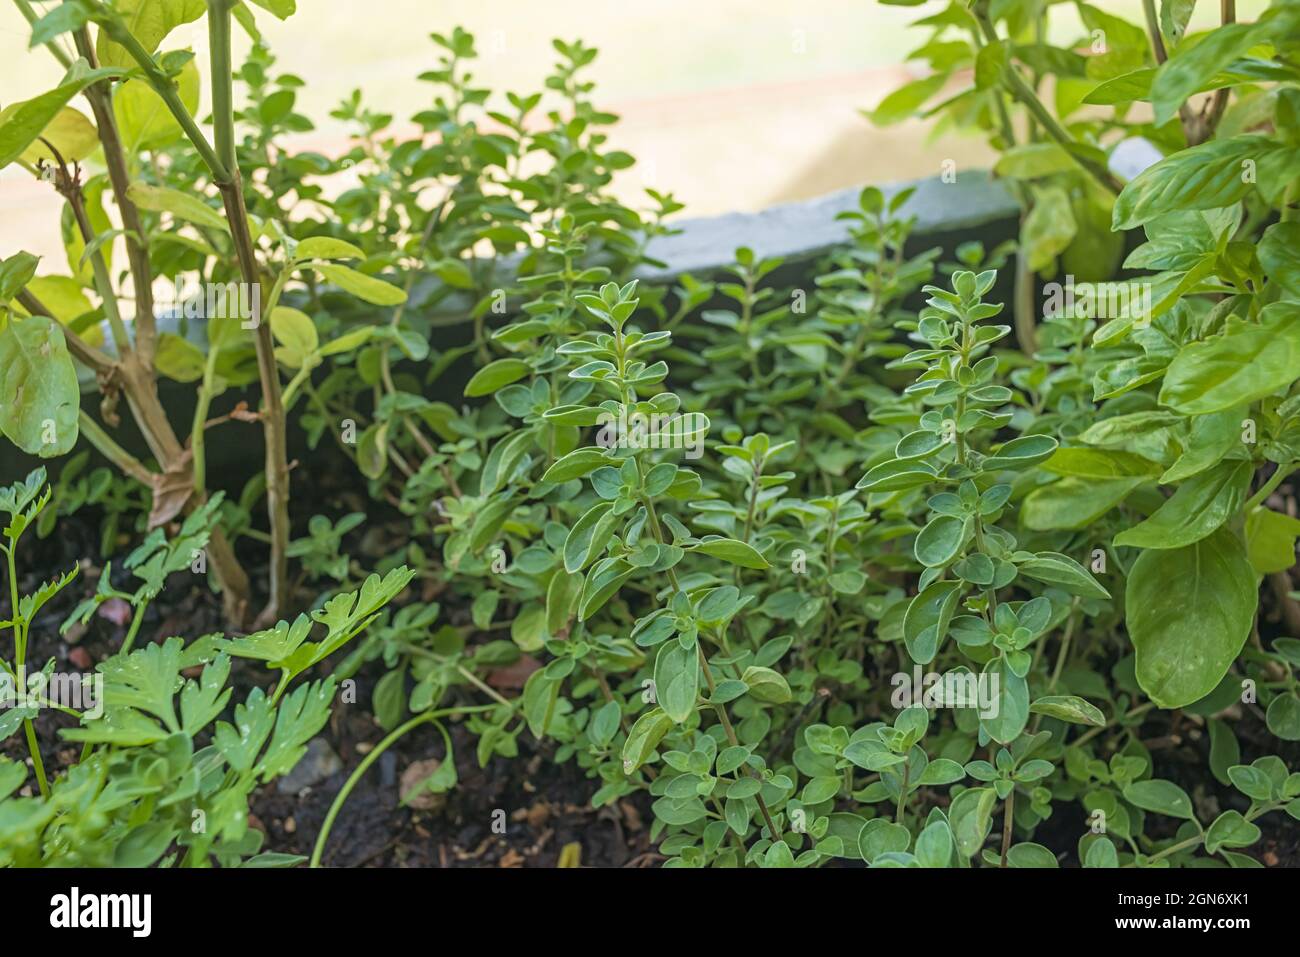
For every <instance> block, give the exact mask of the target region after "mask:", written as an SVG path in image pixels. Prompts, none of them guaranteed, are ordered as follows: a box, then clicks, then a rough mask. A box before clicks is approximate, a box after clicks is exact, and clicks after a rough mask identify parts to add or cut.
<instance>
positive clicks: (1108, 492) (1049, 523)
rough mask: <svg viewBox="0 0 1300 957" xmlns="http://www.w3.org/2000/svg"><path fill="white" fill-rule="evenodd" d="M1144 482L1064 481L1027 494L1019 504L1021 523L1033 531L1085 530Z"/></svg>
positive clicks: (1117, 480)
mask: <svg viewBox="0 0 1300 957" xmlns="http://www.w3.org/2000/svg"><path fill="white" fill-rule="evenodd" d="M1145 481H1147V480H1146V479H1145V478H1127V479H1080V478H1063V479H1061V480H1060V481H1059V482H1053V483H1052V484H1050V485H1044V486H1042V487H1040V488H1036V489H1034V490H1033V491H1032V492H1030V493H1029V494H1028V495H1026V496H1025V498H1024V500H1023V501H1022V502H1021V503H1020V521H1021V522H1023V523H1024V525H1025V527H1026V528H1032V529H1034V530H1036V531H1047V530H1050V529H1058V528H1068V529H1073V528H1085V527H1087V526H1088V525H1091V524H1092V523H1093V522H1095V521H1096V520H1097V519H1099V518H1101V516H1103V515H1105V514H1106V513H1107V512H1109V511H1110V510H1111V509H1112V508H1114V507H1115V506H1116V505H1118V504H1119V503H1120V502H1122V501H1124V499H1126V498H1127V497H1128V496H1129V493H1130V492H1132V491H1133V490H1134V489H1136V488H1137V487H1138V486H1139V485H1141V484H1142V483H1143V482H1145Z"/></svg>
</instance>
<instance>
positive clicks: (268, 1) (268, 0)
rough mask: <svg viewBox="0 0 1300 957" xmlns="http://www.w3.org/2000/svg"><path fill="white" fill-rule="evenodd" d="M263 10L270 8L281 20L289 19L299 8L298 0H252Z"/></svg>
mask: <svg viewBox="0 0 1300 957" xmlns="http://www.w3.org/2000/svg"><path fill="white" fill-rule="evenodd" d="M251 2H252V3H255V4H257V5H258V6H259V7H261V8H262V9H263V10H269V11H270V12H271V13H272V14H274V15H275V16H276V17H278V18H279V19H281V20H287V19H288V18H289V17H291V16H292V15H293V14H294V13H295V12H296V11H297V9H298V0H251Z"/></svg>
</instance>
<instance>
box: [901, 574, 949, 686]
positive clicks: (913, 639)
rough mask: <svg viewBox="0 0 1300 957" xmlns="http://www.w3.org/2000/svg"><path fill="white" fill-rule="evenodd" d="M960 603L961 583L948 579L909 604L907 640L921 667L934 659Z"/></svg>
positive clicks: (930, 585) (937, 583)
mask: <svg viewBox="0 0 1300 957" xmlns="http://www.w3.org/2000/svg"><path fill="white" fill-rule="evenodd" d="M960 600H961V582H958V581H951V580H948V581H937V582H931V583H930V584H929V585H926V586H925V588H924V589H923V590H922V591H921V592H920V593H919V594H918V595H917V596H916V597H915V598H913V599H912V600H911V602H909V603H908V606H907V612H906V613H905V615H904V617H903V640H904V642H906V644H907V653H908V655H909V656H911V658H912V660H913V661H915V662H916V663H917V664H919V665H928V664H929V663H930V662H931V661H933V660H934V656H935V655H936V654H938V652H939V646H940V645H941V644H942V642H943V639H944V637H946V635H947V634H948V624H949V622H951V621H952V616H953V612H954V611H956V609H957V602H958V601H960Z"/></svg>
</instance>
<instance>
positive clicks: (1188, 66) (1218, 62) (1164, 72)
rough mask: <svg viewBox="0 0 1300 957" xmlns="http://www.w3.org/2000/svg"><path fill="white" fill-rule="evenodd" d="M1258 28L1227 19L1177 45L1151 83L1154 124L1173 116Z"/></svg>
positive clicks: (1249, 43)
mask: <svg viewBox="0 0 1300 957" xmlns="http://www.w3.org/2000/svg"><path fill="white" fill-rule="evenodd" d="M1261 32H1262V31H1261V26H1260V25H1259V24H1254V23H1229V24H1226V25H1223V26H1220V27H1218V28H1216V29H1214V30H1212V31H1210V33H1208V34H1207V35H1206V36H1205V37H1204V38H1203V39H1201V41H1200V42H1199V43H1196V44H1192V45H1188V46H1180V47H1178V48H1177V50H1176V51H1175V52H1174V55H1173V56H1172V57H1170V58H1169V59H1168V60H1166V61H1165V62H1164V63H1163V64H1161V66H1160V69H1159V70H1157V71H1156V76H1155V80H1154V81H1153V82H1152V84H1151V105H1152V107H1153V108H1154V110H1155V121H1156V124H1157V125H1163V124H1164V123H1167V122H1169V120H1171V119H1173V117H1174V116H1175V115H1176V114H1177V113H1178V110H1179V107H1181V106H1182V105H1183V104H1184V103H1185V102H1186V101H1187V98H1188V97H1189V96H1191V95H1192V94H1193V93H1196V92H1197V91H1198V90H1200V89H1201V88H1202V87H1203V86H1204V84H1205V83H1206V82H1207V81H1208V80H1210V79H1211V78H1212V77H1213V76H1214V75H1215V74H1216V73H1218V72H1219V71H1220V70H1222V69H1224V68H1225V67H1226V66H1228V64H1230V63H1231V62H1232V61H1233V60H1235V59H1237V58H1238V57H1240V56H1242V55H1243V54H1245V52H1246V51H1247V50H1249V49H1250V48H1251V47H1252V46H1254V45H1255V43H1257V42H1258V39H1259V37H1260V35H1261Z"/></svg>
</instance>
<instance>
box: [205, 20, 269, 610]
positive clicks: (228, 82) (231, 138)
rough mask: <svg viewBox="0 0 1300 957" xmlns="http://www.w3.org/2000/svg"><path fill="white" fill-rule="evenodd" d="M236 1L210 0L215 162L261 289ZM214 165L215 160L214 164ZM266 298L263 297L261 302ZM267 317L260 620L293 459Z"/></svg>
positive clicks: (260, 329)
mask: <svg viewBox="0 0 1300 957" xmlns="http://www.w3.org/2000/svg"><path fill="white" fill-rule="evenodd" d="M231 6H232V4H231V2H230V0H209V2H208V37H209V41H210V45H211V50H212V59H211V71H212V106H213V113H212V124H213V128H214V130H215V131H216V134H215V136H216V144H217V157H216V158H217V164H216V165H215V166H211V169H212V173H213V176H214V178H215V179H216V183H217V188H218V189H219V190H220V191H221V199H222V202H223V203H224V205H225V208H226V218H227V220H228V221H229V223H230V235H231V238H232V239H233V240H234V245H235V255H236V258H237V259H238V261H239V272H240V275H241V277H242V279H243V281H244V282H245V283H247V284H248V285H249V286H250V287H255V288H258V289H260V288H261V279H260V277H259V270H258V265H257V255H256V252H255V250H254V248H253V238H252V232H251V230H250V229H249V222H248V210H247V208H246V207H245V205H244V192H243V185H242V183H241V180H240V175H239V164H238V162H237V160H236V157H235V133H234V130H235V117H234V104H233V96H234V95H233V92H232V90H233V84H234V81H233V77H232V74H231V50H230V10H231ZM210 165H211V164H210ZM260 299H261V297H260V296H259V297H258V301H259V302H260ZM264 318H266V317H259V320H258V322H257V329H256V332H255V338H254V343H255V345H256V349H257V372H258V378H259V379H260V381H261V386H262V401H263V402H264V404H265V406H266V408H265V409H264V410H263V413H262V434H263V437H264V439H265V442H264V444H265V447H266V510H267V517H268V520H269V523H270V528H271V566H270V583H269V591H270V597H269V600H268V602H267V605H266V608H264V609H263V611H262V613H261V615H260V616H259V620H261V621H266V622H270V621H273V620H275V619H276V618H278V617H279V616H280V615H281V614H282V613H283V611H284V610H285V609H286V608H287V607H288V603H289V557H288V550H289V460H288V439H287V436H286V434H285V433H286V427H285V414H284V402H283V397H282V395H281V392H280V370H279V367H278V366H277V364H276V360H275V343H274V341H273V340H272V338H271V326H270V323H269V322H267V321H261V320H262V319H264Z"/></svg>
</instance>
